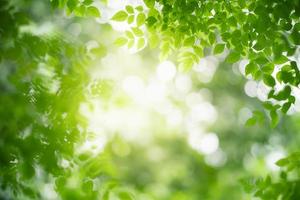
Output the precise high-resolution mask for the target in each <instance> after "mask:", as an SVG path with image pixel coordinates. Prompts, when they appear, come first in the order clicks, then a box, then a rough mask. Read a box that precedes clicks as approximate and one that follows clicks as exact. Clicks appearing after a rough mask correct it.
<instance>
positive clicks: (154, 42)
mask: <svg viewBox="0 0 300 200" xmlns="http://www.w3.org/2000/svg"><path fill="white" fill-rule="evenodd" d="M158 44H159V37H158V36H157V35H156V34H151V35H150V37H149V46H150V48H155V47H157V46H158Z"/></svg>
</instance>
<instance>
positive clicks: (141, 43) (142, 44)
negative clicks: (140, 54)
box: [137, 38, 145, 49]
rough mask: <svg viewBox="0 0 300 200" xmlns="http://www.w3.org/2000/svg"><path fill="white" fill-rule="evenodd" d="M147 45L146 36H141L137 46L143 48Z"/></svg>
mask: <svg viewBox="0 0 300 200" xmlns="http://www.w3.org/2000/svg"><path fill="white" fill-rule="evenodd" d="M144 46H145V39H144V38H140V39H139V40H138V42H137V48H138V49H141V48H143V47H144Z"/></svg>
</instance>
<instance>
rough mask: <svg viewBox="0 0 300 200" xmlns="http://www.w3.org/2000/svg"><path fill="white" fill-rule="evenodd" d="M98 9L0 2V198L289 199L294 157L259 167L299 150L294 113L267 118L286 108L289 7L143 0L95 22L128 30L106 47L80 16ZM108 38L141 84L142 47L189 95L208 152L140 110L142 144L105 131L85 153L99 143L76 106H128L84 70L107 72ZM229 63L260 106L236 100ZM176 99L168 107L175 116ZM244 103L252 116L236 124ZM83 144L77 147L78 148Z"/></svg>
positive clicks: (295, 13)
mask: <svg viewBox="0 0 300 200" xmlns="http://www.w3.org/2000/svg"><path fill="white" fill-rule="evenodd" d="M108 2H109V1H95V2H94V1H93V0H84V1H79V0H50V1H38V0H24V1H23V0H13V1H10V0H0V61H1V62H0V91H1V93H0V103H1V106H0V130H1V131H0V132H1V137H0V198H1V199H22V200H23V199H104V200H105V199H122V200H123V199H124V200H126V199H145V200H147V199H174V200H185V199H195V200H196V199H224V200H226V199H228V200H229V199H230V200H231V199H251V198H252V195H254V196H255V197H258V198H260V199H299V197H300V194H299V175H298V173H299V172H298V171H299V153H292V154H291V155H289V156H288V157H286V158H283V159H281V160H279V161H277V165H278V166H279V167H281V171H280V172H276V171H275V172H272V171H270V167H268V166H267V165H268V156H270V155H272V152H274V151H276V150H278V149H279V150H280V148H283V149H284V151H285V152H295V151H297V150H298V144H299V142H300V137H299V134H298V132H299V128H300V127H299V125H298V124H299V123H298V122H299V116H298V115H297V114H294V116H289V115H282V119H281V120H279V115H280V112H282V113H283V114H286V113H288V111H289V110H290V108H292V107H293V105H294V104H295V102H296V100H297V97H296V96H295V94H294V92H293V91H294V90H295V89H297V87H298V84H299V80H300V79H299V69H298V65H299V64H298V61H297V56H299V53H297V52H298V47H299V40H300V25H299V15H300V2H299V0H290V1H288V0H286V1H269V0H259V1H244V0H237V1H196V0H156V1H155V0H144V5H129V4H128V5H127V6H125V7H124V9H123V10H118V11H116V13H115V14H113V15H112V17H111V20H110V21H109V22H107V23H111V22H112V21H114V22H118V23H122V22H125V23H126V24H127V25H128V30H126V31H125V33H124V36H122V37H119V36H118V38H117V39H116V40H115V42H112V41H113V38H115V34H116V33H115V32H114V31H113V30H112V29H111V27H110V26H109V25H107V24H102V25H100V24H99V23H96V22H95V21H94V19H96V20H99V19H100V18H101V16H102V14H105V12H106V11H107V10H105V6H106V5H108ZM99 5H100V6H99ZM99 8H103V10H101V9H99ZM110 12H112V11H110ZM78 24H79V26H78ZM70 27H71V28H70ZM78 27H81V28H78ZM79 29H80V30H81V33H78V34H77V32H80V31H78V30H79ZM113 43H114V44H115V45H117V46H119V47H120V46H125V45H126V46H127V48H128V49H134V48H135V49H136V50H138V51H140V52H139V54H138V56H139V57H140V59H141V60H143V62H144V63H142V64H140V65H143V66H139V67H140V68H142V69H141V71H142V72H141V73H140V74H142V75H141V76H151V75H152V74H151V72H152V71H154V70H153V68H151V66H152V65H153V63H156V62H158V61H157V59H156V58H157V57H158V55H157V53H156V52H157V51H156V48H159V49H160V56H159V57H160V59H162V60H163V59H166V58H169V59H170V60H175V61H176V62H177V63H178V66H179V69H180V70H182V71H184V72H182V71H181V72H179V73H182V74H184V75H187V76H188V77H189V78H190V80H191V84H192V86H191V88H192V91H195V93H197V94H198V93H201V92H202V93H203V96H205V95H206V96H205V98H206V99H205V102H206V101H209V102H210V103H211V104H212V105H213V106H214V107H213V106H211V107H213V108H215V109H216V110H217V111H218V113H217V114H218V118H217V119H216V121H215V122H214V123H212V124H208V125H207V127H206V129H207V130H205V131H208V132H216V133H218V134H217V138H219V140H218V141H219V143H218V145H219V146H220V148H219V149H218V150H220V151H219V153H220V154H209V153H208V154H205V153H203V152H202V153H201V151H199V150H198V149H195V147H193V146H192V145H191V141H189V135H188V133H185V132H186V130H185V129H183V128H182V129H181V128H178V129H177V128H173V129H168V128H169V127H168V125H167V123H166V122H165V121H164V120H165V119H164V117H162V116H161V115H159V114H157V113H154V114H153V113H151V114H149V116H150V118H149V121H151V123H149V124H150V126H151V127H150V129H149V130H147V131H148V132H151V134H152V137H151V138H150V139H149V137H148V136H147V134H146V133H145V135H144V136H143V135H142V136H140V137H139V138H142V139H138V140H140V141H131V140H130V139H129V138H126V136H124V135H123V136H122V134H121V132H122V129H124V130H125V129H126V127H125V125H124V126H121V127H118V128H119V129H121V131H120V130H119V129H113V131H111V132H109V131H107V135H110V137H108V139H107V140H108V141H107V143H106V144H105V145H104V147H103V148H102V149H100V150H99V151H98V148H100V146H101V144H100V141H98V140H97V139H99V138H97V137H98V136H99V135H97V134H96V133H93V132H92V131H91V130H89V128H90V123H91V122H90V121H89V120H90V119H88V118H87V117H86V116H84V114H82V113H81V112H80V110H81V108H82V105H83V104H84V103H86V104H87V105H88V107H89V109H91V110H93V109H94V110H95V109H96V108H95V107H96V106H95V105H94V104H92V103H91V102H92V100H94V98H98V99H100V100H101V101H103V102H105V103H104V106H103V107H104V108H105V109H107V110H109V109H110V108H111V107H114V109H115V110H119V111H121V110H122V109H123V108H124V107H126V106H128V109H129V110H130V111H134V108H136V107H137V106H136V105H135V104H133V103H132V102H130V101H131V100H130V97H128V95H126V94H123V93H122V92H120V90H119V89H118V84H117V82H118V78H120V77H115V78H102V79H100V80H95V78H93V76H96V74H97V73H96V72H94V71H92V69H94V68H96V69H98V71H99V72H100V74H101V75H102V74H105V73H107V72H108V70H107V68H106V67H105V64H107V63H105V62H104V61H101V60H100V59H101V58H103V60H104V59H107V60H109V59H111V57H109V56H111V54H117V53H116V52H117V51H118V49H116V48H114V47H113V45H112V44H113ZM147 46H149V47H150V48H148V47H147ZM153 48H154V50H153ZM142 50H143V51H142ZM211 54H214V55H216V57H215V58H218V59H219V60H221V63H220V64H219V63H218V62H216V63H217V64H219V69H217V71H216V73H215V74H214V75H213V76H212V77H211V80H210V81H207V82H201V81H199V80H201V78H199V77H198V76H199V74H200V72H199V73H198V72H195V71H193V70H192V69H193V67H194V66H195V65H196V64H198V63H199V62H201V60H206V61H207V62H208V61H210V60H209V58H210V59H211V57H210V55H211ZM125 56H128V57H129V55H127V54H126V55H125ZM114 58H116V57H113V56H112V61H115V60H113V59H114ZM123 58H124V57H123ZM241 59H248V61H249V62H248V64H247V65H246V67H245V75H246V76H247V77H248V78H250V79H251V78H252V79H253V80H255V81H262V83H263V84H264V85H265V86H266V87H268V97H267V99H268V100H267V101H266V102H263V103H262V104H261V103H260V102H258V101H257V100H256V99H251V98H249V97H248V96H246V94H244V91H243V85H244V84H245V81H246V80H245V78H244V76H242V75H241V74H240V73H235V71H237V69H236V68H238V65H237V64H234V63H236V62H238V61H240V60H241ZM99 60H100V61H99ZM120 62H121V63H122V62H124V63H123V64H124V66H125V59H124V60H121V61H120ZM114 67H117V66H114ZM231 69H232V70H231ZM118 70H121V69H118ZM123 70H126V69H123ZM109 72H111V71H109ZM121 73H125V72H124V71H121ZM205 73H206V72H204V74H205ZM112 74H113V75H116V74H118V73H117V72H116V71H113V73H112ZM149 74H150V75H149ZM155 81H156V80H155ZM135 83H136V82H135ZM169 88H172V87H171V86H170V87H169ZM203 89H204V90H203ZM202 93H201V94H202ZM185 95H187V94H184V95H183V96H181V97H180V98H179V97H178V98H177V97H176V95H173V96H172V95H170V97H168V98H170V99H169V100H168V101H169V102H172V105H176V106H178V107H180V108H181V109H182V110H183V111H182V112H183V113H188V112H189V110H188V109H187V108H186V107H187V106H189V105H186V104H188V103H186V102H185V100H186V99H185ZM144 98H145V101H146V98H147V97H144ZM192 100H195V101H197V99H192ZM211 104H209V103H207V102H206V104H204V105H206V106H209V105H211ZM84 105H85V104H84ZM93 106H94V107H93ZM130 106H131V107H130ZM247 107H250V108H251V109H252V110H253V109H255V110H257V111H254V112H253V115H252V117H251V118H250V119H248V120H247V121H246V119H245V116H246V117H249V115H248V114H247V113H248V110H247ZM193 109H194V107H192V108H191V110H193ZM263 109H265V110H266V112H262V110H263ZM279 111H280V112H279ZM102 114H103V115H104V116H103V117H109V116H106V115H105V114H106V113H101V114H98V115H102ZM209 114H211V113H209V112H207V115H209ZM266 115H269V116H270V118H271V124H269V123H268V121H267V120H265V119H266V118H267V116H266ZM100 117H102V116H100ZM126 117H128V118H129V117H130V116H125V117H124V119H121V121H126V119H125V118H126ZM107 119H109V118H107ZM135 120H137V122H136V123H138V119H137V118H136V119H135ZM116 121H117V119H116ZM211 121H213V120H211ZM97 123H99V121H98V122H97ZM245 123H246V125H251V127H245ZM255 124H256V125H255ZM101 125H102V124H101V123H100V126H101ZM254 125H255V126H254ZM139 131H140V130H139ZM147 131H145V132H147ZM115 132H116V133H115ZM182 133H184V134H182ZM139 134H143V132H142V131H140V132H139ZM143 137H144V138H143ZM192 140H194V139H193V138H192ZM145 141H147V142H148V143H147V142H145ZM93 142H94V143H95V144H93V145H94V146H93V145H90V143H93ZM143 142H144V143H143ZM192 142H193V141H192ZM86 144H88V145H90V146H88V147H89V148H90V147H91V149H88V150H87V151H85V150H81V147H84V146H85V145H86ZM276 148H278V149H276ZM94 150H95V152H94ZM220 155H221V157H222V156H223V157H222V159H223V160H221V161H222V162H221V163H214V160H215V159H219V158H218V156H220ZM276 158H277V157H276ZM269 164H270V163H269ZM271 164H272V163H271ZM273 167H274V166H273ZM266 174H269V175H267V176H266ZM257 176H262V177H265V176H266V178H253V177H257ZM245 177H251V178H245ZM240 182H241V183H242V184H240ZM242 186H244V188H245V189H246V191H247V192H249V193H250V194H247V193H245V192H244V191H243V190H242Z"/></svg>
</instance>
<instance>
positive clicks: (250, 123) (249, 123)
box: [245, 116, 257, 127]
mask: <svg viewBox="0 0 300 200" xmlns="http://www.w3.org/2000/svg"><path fill="white" fill-rule="evenodd" d="M256 122H257V119H256V118H255V117H254V116H253V117H250V118H249V119H248V120H247V121H246V124H245V125H246V126H248V127H249V126H254V125H255V124H256Z"/></svg>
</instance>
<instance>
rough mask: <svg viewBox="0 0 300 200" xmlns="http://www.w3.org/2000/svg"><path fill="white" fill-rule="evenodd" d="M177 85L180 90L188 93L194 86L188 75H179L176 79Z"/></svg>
mask: <svg viewBox="0 0 300 200" xmlns="http://www.w3.org/2000/svg"><path fill="white" fill-rule="evenodd" d="M175 86H176V89H177V90H179V92H182V93H187V92H189V91H190V89H191V88H192V81H191V79H190V77H189V76H187V75H179V76H178V77H176V79H175Z"/></svg>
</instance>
